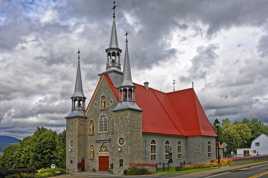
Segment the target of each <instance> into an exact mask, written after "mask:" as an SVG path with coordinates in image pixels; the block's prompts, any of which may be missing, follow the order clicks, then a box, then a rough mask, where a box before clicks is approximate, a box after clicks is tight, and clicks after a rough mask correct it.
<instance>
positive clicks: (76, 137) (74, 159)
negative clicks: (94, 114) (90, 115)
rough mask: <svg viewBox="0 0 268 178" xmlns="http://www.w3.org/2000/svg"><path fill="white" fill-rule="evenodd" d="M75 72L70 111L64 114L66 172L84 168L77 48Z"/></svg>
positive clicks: (83, 113) (81, 99) (84, 123)
mask: <svg viewBox="0 0 268 178" xmlns="http://www.w3.org/2000/svg"><path fill="white" fill-rule="evenodd" d="M77 54H78V61H77V72H76V80H75V87H74V92H73V95H72V96H71V100H72V108H71V112H70V113H69V114H68V116H66V118H65V119H66V170H67V172H77V171H83V170H84V169H85V146H86V145H85V143H86V134H85V130H86V128H85V126H86V116H85V101H86V97H85V95H84V92H83V85H82V78H81V69H80V51H79V50H78V52H77Z"/></svg>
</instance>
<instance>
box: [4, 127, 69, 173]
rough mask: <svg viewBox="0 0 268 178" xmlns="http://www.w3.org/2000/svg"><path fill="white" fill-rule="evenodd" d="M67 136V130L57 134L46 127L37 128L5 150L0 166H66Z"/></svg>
mask: <svg viewBox="0 0 268 178" xmlns="http://www.w3.org/2000/svg"><path fill="white" fill-rule="evenodd" d="M65 137H66V136H65V131H64V132H62V133H60V134H57V133H56V132H54V131H52V130H49V129H46V128H37V130H36V131H35V133H34V134H33V135H32V136H30V137H26V138H24V139H23V140H22V141H21V142H20V143H19V144H16V145H11V146H9V147H8V148H6V149H5V150H4V153H3V155H2V156H1V158H0V166H1V167H4V168H8V169H9V168H20V167H24V168H34V169H39V168H46V167H50V165H51V164H56V166H57V167H61V168H65Z"/></svg>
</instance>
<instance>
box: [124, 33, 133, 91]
mask: <svg viewBox="0 0 268 178" xmlns="http://www.w3.org/2000/svg"><path fill="white" fill-rule="evenodd" d="M125 35H126V49H125V58H124V69H123V82H122V84H121V87H123V86H131V87H132V86H134V85H133V82H132V76H131V68H130V61H129V54H128V39H127V35H128V33H126V34H125Z"/></svg>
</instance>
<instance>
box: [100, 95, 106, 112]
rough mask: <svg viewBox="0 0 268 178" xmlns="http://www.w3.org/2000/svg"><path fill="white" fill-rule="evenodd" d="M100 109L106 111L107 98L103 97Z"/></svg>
mask: <svg viewBox="0 0 268 178" xmlns="http://www.w3.org/2000/svg"><path fill="white" fill-rule="evenodd" d="M100 100H101V101H100V109H101V110H104V109H106V104H107V103H106V97H105V96H101V99H100Z"/></svg>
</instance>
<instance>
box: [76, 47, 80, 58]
mask: <svg viewBox="0 0 268 178" xmlns="http://www.w3.org/2000/svg"><path fill="white" fill-rule="evenodd" d="M77 58H78V60H80V49H79V48H78V51H77Z"/></svg>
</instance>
